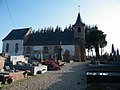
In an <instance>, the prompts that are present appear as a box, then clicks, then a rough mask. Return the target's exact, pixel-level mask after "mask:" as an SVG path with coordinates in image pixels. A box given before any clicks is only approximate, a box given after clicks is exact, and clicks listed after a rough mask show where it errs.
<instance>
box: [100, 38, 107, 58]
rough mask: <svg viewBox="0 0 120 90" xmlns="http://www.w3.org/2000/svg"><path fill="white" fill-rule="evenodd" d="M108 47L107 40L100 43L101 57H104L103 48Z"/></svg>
mask: <svg viewBox="0 0 120 90" xmlns="http://www.w3.org/2000/svg"><path fill="white" fill-rule="evenodd" d="M106 45H107V41H106V40H102V41H101V42H100V48H101V56H102V53H103V52H102V51H103V48H104V47H105V46H106Z"/></svg>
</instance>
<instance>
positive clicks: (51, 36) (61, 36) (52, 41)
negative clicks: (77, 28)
mask: <svg viewBox="0 0 120 90" xmlns="http://www.w3.org/2000/svg"><path fill="white" fill-rule="evenodd" d="M60 42H61V44H62V45H74V43H75V38H74V31H64V32H51V33H33V34H31V36H30V37H29V39H28V41H27V42H26V43H25V44H24V45H25V46H39V45H60Z"/></svg>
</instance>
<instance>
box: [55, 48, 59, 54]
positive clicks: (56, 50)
mask: <svg viewBox="0 0 120 90" xmlns="http://www.w3.org/2000/svg"><path fill="white" fill-rule="evenodd" d="M54 53H55V54H58V53H59V46H55V48H54Z"/></svg>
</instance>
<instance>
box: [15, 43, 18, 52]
mask: <svg viewBox="0 0 120 90" xmlns="http://www.w3.org/2000/svg"><path fill="white" fill-rule="evenodd" d="M15 53H18V43H16V44H15Z"/></svg>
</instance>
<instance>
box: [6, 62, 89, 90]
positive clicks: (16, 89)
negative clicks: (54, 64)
mask: <svg viewBox="0 0 120 90" xmlns="http://www.w3.org/2000/svg"><path fill="white" fill-rule="evenodd" d="M86 64H87V63H86V62H73V63H69V64H67V65H65V66H62V67H61V70H59V71H48V72H46V73H44V74H39V75H36V76H33V77H29V78H27V79H25V80H20V81H16V82H14V83H12V84H11V85H9V87H8V88H7V89H4V90H85V88H86V76H85V73H86V67H87V66H86Z"/></svg>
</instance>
